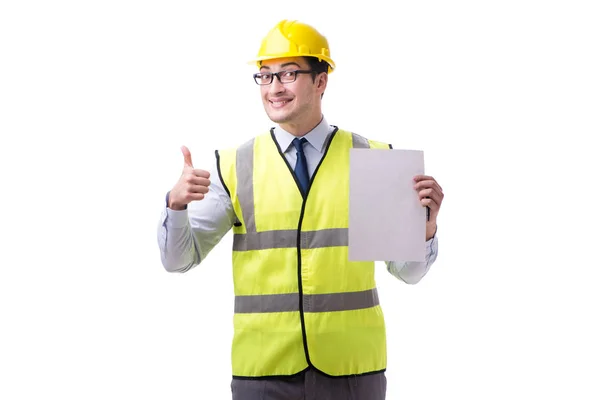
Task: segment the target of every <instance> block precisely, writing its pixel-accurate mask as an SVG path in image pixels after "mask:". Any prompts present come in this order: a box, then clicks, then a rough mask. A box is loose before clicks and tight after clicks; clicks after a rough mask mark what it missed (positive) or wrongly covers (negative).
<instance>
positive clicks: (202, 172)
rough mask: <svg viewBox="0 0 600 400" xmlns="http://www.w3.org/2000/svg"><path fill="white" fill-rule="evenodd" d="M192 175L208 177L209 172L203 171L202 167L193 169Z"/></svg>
mask: <svg viewBox="0 0 600 400" xmlns="http://www.w3.org/2000/svg"><path fill="white" fill-rule="evenodd" d="M194 175H196V176H197V177H199V178H206V179H208V178H210V172H208V171H205V170H203V169H195V170H194Z"/></svg>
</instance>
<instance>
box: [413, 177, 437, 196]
mask: <svg viewBox="0 0 600 400" xmlns="http://www.w3.org/2000/svg"><path fill="white" fill-rule="evenodd" d="M413 187H414V188H415V189H417V190H419V189H425V188H434V189H437V190H438V191H439V192H440V193H442V192H443V190H442V187H441V186H440V185H439V183H437V181H436V180H435V179H427V180H420V181H419V182H417V183H415V185H414V186H413Z"/></svg>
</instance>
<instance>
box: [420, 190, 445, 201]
mask: <svg viewBox="0 0 600 400" xmlns="http://www.w3.org/2000/svg"><path fill="white" fill-rule="evenodd" d="M427 197H430V198H432V199H434V200H435V201H436V203H438V204H441V202H442V199H443V198H444V194H443V193H440V192H438V191H437V190H435V189H433V188H429V189H423V190H421V191H419V199H424V198H427Z"/></svg>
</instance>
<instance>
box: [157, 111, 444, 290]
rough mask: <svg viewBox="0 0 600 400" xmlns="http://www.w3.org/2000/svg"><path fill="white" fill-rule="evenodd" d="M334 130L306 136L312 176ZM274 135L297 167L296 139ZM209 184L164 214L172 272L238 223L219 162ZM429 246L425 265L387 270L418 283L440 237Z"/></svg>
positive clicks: (162, 239)
mask: <svg viewBox="0 0 600 400" xmlns="http://www.w3.org/2000/svg"><path fill="white" fill-rule="evenodd" d="M333 129H334V127H332V126H330V125H329V124H328V123H327V121H326V120H325V118H323V119H322V120H321V122H320V123H319V125H317V126H316V127H315V128H314V129H313V130H312V131H310V132H309V133H307V134H306V135H305V136H304V137H305V138H306V139H307V141H308V143H306V144H305V145H304V153H305V155H306V161H307V164H308V173H309V176H312V174H313V173H314V171H315V169H316V168H317V165H318V164H319V162H320V161H321V158H322V157H323V155H324V152H325V147H326V143H327V139H328V138H329V135H331V133H332V132H333ZM274 134H275V139H276V140H277V142H278V144H279V147H280V148H281V151H282V152H284V155H285V157H286V159H287V160H288V162H289V163H290V165H292V166H294V165H296V151H295V149H294V146H293V145H292V140H293V139H294V138H295V136H294V135H292V134H291V133H289V132H286V131H285V130H283V129H282V128H281V127H279V126H276V127H275V130H274ZM210 181H211V183H210V186H209V191H208V193H207V194H206V195H205V197H204V199H203V200H200V201H193V202H191V203H190V204H188V207H187V209H185V210H181V211H177V210H172V209H170V208H168V207H167V206H166V205H165V207H164V209H163V210H162V213H161V217H160V221H159V225H158V246H159V248H160V254H161V260H162V264H163V266H164V268H165V269H166V270H167V271H169V272H185V271H188V270H189V269H191V268H193V267H195V266H197V265H198V264H200V262H202V260H204V259H206V257H207V256H208V254H209V253H210V251H211V250H212V249H213V248H214V247H215V246H216V245H217V243H219V241H220V240H221V239H222V238H223V237H224V236H225V234H226V233H227V232H229V230H230V229H231V228H232V226H233V224H234V222H236V216H235V212H234V210H233V205H232V203H231V199H230V198H229V195H228V194H227V192H226V191H225V189H224V187H223V184H222V182H221V180H220V179H219V175H218V172H217V167H216V160H215V161H214V162H213V164H212V167H211V170H210ZM416 195H417V193H416V192H415V196H416ZM426 245H427V251H426V259H425V262H406V261H386V265H387V270H388V271H389V272H390V273H391V274H392V275H393V276H395V277H396V278H398V279H401V280H402V281H404V282H406V283H409V284H415V283H417V282H419V281H420V280H421V278H423V277H424V276H425V274H426V273H427V271H428V270H429V268H430V266H431V265H432V264H433V262H434V261H435V259H436V258H437V235H434V237H433V238H432V239H430V240H428V241H427V243H426Z"/></svg>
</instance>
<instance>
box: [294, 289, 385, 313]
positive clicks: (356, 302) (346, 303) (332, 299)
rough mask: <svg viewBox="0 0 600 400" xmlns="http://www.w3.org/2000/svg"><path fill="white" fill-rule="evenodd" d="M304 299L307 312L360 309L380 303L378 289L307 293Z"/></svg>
mask: <svg viewBox="0 0 600 400" xmlns="http://www.w3.org/2000/svg"><path fill="white" fill-rule="evenodd" d="M303 300H304V306H303V307H304V311H305V312H330V311H347V310H360V309H361V308H369V307H374V306H376V305H378V304H379V296H378V295H377V289H370V290H365V291H362V292H346V293H331V294H313V295H305V296H304V297H303Z"/></svg>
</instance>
